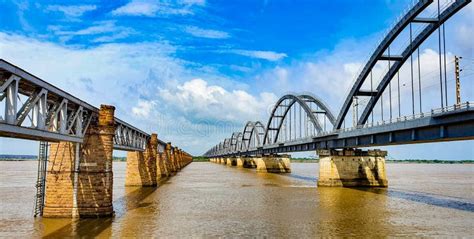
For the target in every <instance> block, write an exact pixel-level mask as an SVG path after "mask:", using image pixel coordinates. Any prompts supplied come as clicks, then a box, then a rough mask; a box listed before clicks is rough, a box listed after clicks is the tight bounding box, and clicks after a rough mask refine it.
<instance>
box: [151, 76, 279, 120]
mask: <svg viewBox="0 0 474 239" xmlns="http://www.w3.org/2000/svg"><path fill="white" fill-rule="evenodd" d="M159 95H160V97H161V98H162V99H163V101H164V102H167V103H168V104H172V105H173V106H174V107H176V108H177V109H179V110H181V111H182V112H183V113H185V114H188V115H194V116H197V117H200V118H203V119H215V120H222V121H232V122H236V123H244V122H246V121H248V120H258V119H260V117H263V116H265V113H266V112H267V108H268V107H269V106H272V105H273V104H274V103H275V101H276V100H277V98H276V96H275V95H274V94H272V93H265V92H264V93H261V94H260V95H259V96H253V95H251V94H249V93H248V92H246V91H243V90H232V91H227V90H226V89H224V88H222V87H220V86H217V85H209V84H208V83H207V82H206V81H204V80H202V79H193V80H190V81H187V82H185V83H183V84H181V85H178V86H177V88H173V89H169V88H168V89H160V94H159Z"/></svg>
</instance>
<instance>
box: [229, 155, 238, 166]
mask: <svg viewBox="0 0 474 239" xmlns="http://www.w3.org/2000/svg"><path fill="white" fill-rule="evenodd" d="M226 164H227V166H237V158H235V157H229V158H227V161H226Z"/></svg>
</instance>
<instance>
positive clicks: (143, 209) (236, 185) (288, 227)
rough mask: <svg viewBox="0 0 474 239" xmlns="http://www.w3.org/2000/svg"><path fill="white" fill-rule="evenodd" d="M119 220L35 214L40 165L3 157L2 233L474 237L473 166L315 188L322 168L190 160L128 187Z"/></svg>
mask: <svg viewBox="0 0 474 239" xmlns="http://www.w3.org/2000/svg"><path fill="white" fill-rule="evenodd" d="M125 166H126V164H125V163H122V162H114V209H115V217H113V218H109V219H87V220H84V219H83V220H71V219H46V218H44V219H43V218H36V219H35V218H34V217H33V208H34V195H35V187H34V184H35V179H36V162H0V237H19V238H25V237H27V238H28V237H39V236H43V237H49V238H57V237H64V236H76V237H105V238H107V237H142V238H143V237H145V238H148V237H170V238H175V237H179V238H183V237H184V238H189V237H193V238H196V237H197V238H215V237H270V238H273V237H293V238H307V237H315V236H335V237H352V236H356V237H367V236H374V237H386V236H430V237H431V236H443V237H444V236H454V235H456V236H465V237H473V235H474V188H473V185H474V165H472V164H470V165H467V164H464V165H461V164H455V165H446V164H438V165H436V164H388V165H387V173H388V179H389V188H388V189H353V188H317V187H316V180H317V170H318V165H317V164H312V163H293V164H292V170H293V173H291V174H286V175H277V174H264V173H256V172H255V170H251V169H237V168H235V167H229V166H225V165H219V164H213V163H192V164H190V165H188V166H187V167H186V168H184V169H183V170H182V171H181V172H180V173H179V174H178V175H176V176H175V177H173V178H171V179H170V180H168V181H166V182H165V183H163V185H161V186H160V187H158V188H138V187H124V182H125V178H124V177H125Z"/></svg>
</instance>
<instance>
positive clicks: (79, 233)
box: [39, 182, 165, 238]
mask: <svg viewBox="0 0 474 239" xmlns="http://www.w3.org/2000/svg"><path fill="white" fill-rule="evenodd" d="M162 183H165V182H162ZM157 189H158V188H157V187H127V188H126V194H125V196H123V197H121V198H119V199H117V200H115V201H114V206H115V209H116V211H117V214H116V215H115V216H114V217H110V218H83V219H75V220H74V219H70V220H71V221H70V223H67V224H66V225H64V226H62V227H61V228H59V229H57V230H55V231H53V232H51V233H48V232H47V231H45V232H44V233H45V234H46V235H45V236H44V238H62V237H71V236H72V237H81V238H82V237H87V238H93V237H97V236H99V235H101V234H102V233H103V232H105V230H107V229H109V230H110V228H111V224H112V222H113V220H114V218H117V217H121V216H123V214H124V213H125V212H126V211H131V210H134V209H137V208H142V207H147V206H149V205H150V204H151V203H143V200H144V199H145V198H147V197H148V196H149V195H151V194H152V193H154V192H155V191H156V190H157ZM64 220H69V219H49V218H43V219H42V220H41V221H39V223H41V224H43V225H44V228H47V227H48V224H51V225H54V224H59V223H61V222H64ZM105 234H107V232H105Z"/></svg>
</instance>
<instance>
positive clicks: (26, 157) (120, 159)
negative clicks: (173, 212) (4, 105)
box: [0, 154, 474, 164]
mask: <svg viewBox="0 0 474 239" xmlns="http://www.w3.org/2000/svg"><path fill="white" fill-rule="evenodd" d="M37 159H38V156H36V155H13V154H0V161H29V160H37ZM113 161H116V162H126V161H127V157H114V158H113ZM193 161H194V162H208V161H209V158H208V157H204V156H195V157H193ZM291 162H295V163H317V162H319V159H317V158H304V157H303V158H291ZM386 162H387V163H430V164H472V163H474V160H441V159H387V160H386Z"/></svg>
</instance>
